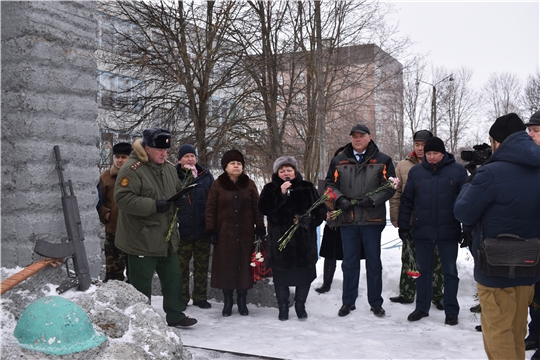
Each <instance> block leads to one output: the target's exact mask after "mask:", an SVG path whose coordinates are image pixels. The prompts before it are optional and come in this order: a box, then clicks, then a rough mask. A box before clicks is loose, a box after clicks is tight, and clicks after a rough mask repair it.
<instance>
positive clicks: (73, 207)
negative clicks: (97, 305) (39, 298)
mask: <svg viewBox="0 0 540 360" xmlns="http://www.w3.org/2000/svg"><path fill="white" fill-rule="evenodd" d="M54 156H55V158H56V170H57V171H58V179H59V180H60V188H61V192H62V209H63V211H64V220H65V223H66V231H67V237H68V239H69V242H67V243H62V244H53V243H49V242H47V241H43V240H38V241H36V245H35V248H34V252H36V253H37V254H39V255H41V256H45V257H52V258H66V261H65V264H66V270H67V273H68V277H70V279H68V280H67V281H66V282H64V283H63V284H61V285H60V286H59V287H58V288H57V289H56V291H57V292H58V293H59V294H61V293H63V292H64V291H66V290H69V289H71V288H73V287H76V286H78V289H79V290H80V291H85V290H87V289H88V288H89V287H90V282H91V278H90V270H89V267H88V258H87V256H86V249H85V247H84V243H83V241H84V232H83V229H82V224H81V217H80V213H79V205H78V203H77V197H76V196H75V194H74V193H73V185H72V183H71V180H68V181H64V173H63V171H64V168H63V165H64V164H67V161H64V160H62V158H61V156H60V148H59V147H58V145H55V146H54ZM66 189H67V190H66ZM69 259H71V260H72V261H73V270H74V271H75V276H74V277H73V276H72V275H71V274H70V269H69V265H68V260H69Z"/></svg>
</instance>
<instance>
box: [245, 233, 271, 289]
mask: <svg viewBox="0 0 540 360" xmlns="http://www.w3.org/2000/svg"><path fill="white" fill-rule="evenodd" d="M254 245H255V247H254V250H253V253H252V254H251V263H250V264H249V265H250V266H251V277H252V279H253V282H254V283H256V282H257V281H259V280H262V279H264V278H265V277H268V276H270V273H271V271H272V269H270V268H267V267H266V263H265V262H264V259H265V257H266V250H264V247H263V245H262V240H261V239H259V238H257V239H256V240H255V242H254Z"/></svg>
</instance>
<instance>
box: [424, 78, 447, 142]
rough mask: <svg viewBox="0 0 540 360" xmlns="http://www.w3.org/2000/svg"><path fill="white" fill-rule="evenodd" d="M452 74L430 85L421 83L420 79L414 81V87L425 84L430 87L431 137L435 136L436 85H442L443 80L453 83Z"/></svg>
mask: <svg viewBox="0 0 540 360" xmlns="http://www.w3.org/2000/svg"><path fill="white" fill-rule="evenodd" d="M453 75H454V74H450V75H448V76H446V77H444V78H443V79H441V80H439V81H437V82H436V83H435V84H430V83H428V82H425V81H422V80H420V79H416V86H418V85H420V83H424V84H427V85H429V86H431V88H432V94H431V132H432V133H433V136H437V85H439V84H440V83H442V82H443V81H445V80H448V81H454V78H453Z"/></svg>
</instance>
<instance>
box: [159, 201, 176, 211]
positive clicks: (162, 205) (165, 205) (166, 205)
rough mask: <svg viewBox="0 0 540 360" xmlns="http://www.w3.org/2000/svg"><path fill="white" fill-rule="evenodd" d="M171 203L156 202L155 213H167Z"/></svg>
mask: <svg viewBox="0 0 540 360" xmlns="http://www.w3.org/2000/svg"><path fill="white" fill-rule="evenodd" d="M171 205H172V203H171V202H169V201H167V200H156V212H158V213H166V212H167V211H169V209H170V207H171Z"/></svg>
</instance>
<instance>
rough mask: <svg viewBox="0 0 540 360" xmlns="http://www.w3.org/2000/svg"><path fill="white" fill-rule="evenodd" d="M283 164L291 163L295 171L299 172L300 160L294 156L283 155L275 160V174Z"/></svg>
mask: <svg viewBox="0 0 540 360" xmlns="http://www.w3.org/2000/svg"><path fill="white" fill-rule="evenodd" d="M283 165H290V166H292V167H293V168H294V171H295V172H298V162H297V161H296V159H295V158H293V157H292V156H281V157H278V158H277V159H276V161H274V167H273V170H274V174H277V172H278V170H279V168H280V167H282V166H283Z"/></svg>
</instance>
